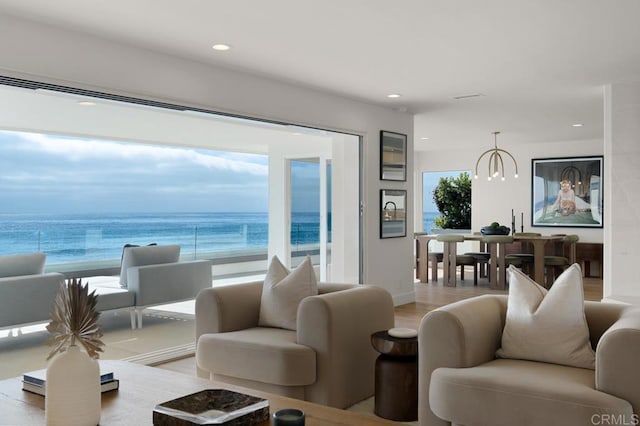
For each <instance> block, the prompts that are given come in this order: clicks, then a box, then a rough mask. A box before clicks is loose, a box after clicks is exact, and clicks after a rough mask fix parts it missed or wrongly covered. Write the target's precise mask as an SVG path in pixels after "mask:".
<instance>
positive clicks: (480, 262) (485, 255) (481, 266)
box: [464, 232, 491, 285]
mask: <svg viewBox="0 0 640 426" xmlns="http://www.w3.org/2000/svg"><path fill="white" fill-rule="evenodd" d="M473 235H482V233H481V232H474V233H473ZM482 246H484V247H485V248H486V245H485V244H484V243H482V244H481V247H480V249H481V250H482V248H483V247H482ZM464 255H465V256H471V257H473V258H474V259H475V261H476V265H477V266H476V268H477V276H476V278H474V281H473V283H474V285H478V278H477V277H480V278H486V277H488V269H489V268H488V265H489V259H491V253H489V252H488V251H470V252H465V253H464Z"/></svg>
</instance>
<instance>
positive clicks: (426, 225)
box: [422, 212, 440, 233]
mask: <svg viewBox="0 0 640 426" xmlns="http://www.w3.org/2000/svg"><path fill="white" fill-rule="evenodd" d="M438 216H440V212H422V229H423V230H424V232H428V233H431V228H433V221H434V220H435V219H436V217H438Z"/></svg>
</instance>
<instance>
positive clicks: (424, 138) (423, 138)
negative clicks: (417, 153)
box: [420, 136, 429, 141]
mask: <svg viewBox="0 0 640 426" xmlns="http://www.w3.org/2000/svg"><path fill="white" fill-rule="evenodd" d="M420 140H423V141H428V140H429V138H428V137H426V136H423V137H421V138H420Z"/></svg>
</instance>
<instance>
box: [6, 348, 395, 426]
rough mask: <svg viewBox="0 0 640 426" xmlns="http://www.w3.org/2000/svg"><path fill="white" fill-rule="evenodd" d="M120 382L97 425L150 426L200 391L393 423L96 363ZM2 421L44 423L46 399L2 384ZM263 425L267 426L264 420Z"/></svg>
mask: <svg viewBox="0 0 640 426" xmlns="http://www.w3.org/2000/svg"><path fill="white" fill-rule="evenodd" d="M100 363H101V364H102V365H104V367H105V368H106V369H111V370H113V372H114V373H115V376H116V378H118V379H120V389H119V390H118V391H115V392H107V393H104V394H102V415H101V419H100V425H101V426H108V425H118V426H123V425H125V426H127V425H132V426H133V425H135V426H138V425H151V424H152V423H153V422H152V416H153V414H152V413H153V408H154V407H155V406H156V404H159V403H161V402H165V401H170V400H172V399H175V398H178V397H180V396H184V395H188V394H191V393H194V392H198V391H201V390H203V389H216V388H217V389H221V388H225V389H230V390H234V391H237V392H242V393H246V394H249V395H254V396H258V397H261V398H266V399H268V400H269V410H270V413H271V414H273V413H274V412H275V411H277V410H279V409H282V408H297V409H299V410H302V411H304V412H305V415H306V424H307V425H310V426H314V425H335V424H342V425H391V424H393V422H389V421H387V420H384V419H381V418H378V417H375V416H373V415H367V414H363V413H355V412H351V411H345V410H339V409H337V408H331V407H326V406H323V405H319V404H314V403H311V402H306V401H300V400H297V399H293V398H287V397H284V396H279V395H274V394H269V393H266V392H260V391H256V390H252V389H251V390H250V389H246V388H242V387H239V386H232V385H227V384H223V383H219V382H213V381H209V380H205V379H201V378H198V377H196V376H195V374H194V376H188V375H186V374H181V373H176V372H173V371H169V370H164V369H161V368H154V367H147V366H143V365H140V364H133V363H129V362H124V361H100ZM0 413H2V418H1V419H0V422H1V423H2V424H3V425H4V424H10V425H13V424H15V425H39V424H44V418H45V416H44V397H42V396H39V395H35V394H32V393H29V392H25V391H23V390H22V377H14V378H11V379H6V380H2V381H0ZM263 424H264V425H268V424H270V423H269V422H264V423H263Z"/></svg>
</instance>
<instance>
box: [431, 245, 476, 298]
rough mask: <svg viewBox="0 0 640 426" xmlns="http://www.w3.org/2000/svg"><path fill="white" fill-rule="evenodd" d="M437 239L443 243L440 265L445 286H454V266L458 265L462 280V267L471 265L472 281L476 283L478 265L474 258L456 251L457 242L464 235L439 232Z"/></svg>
mask: <svg viewBox="0 0 640 426" xmlns="http://www.w3.org/2000/svg"><path fill="white" fill-rule="evenodd" d="M436 240H437V241H440V242H442V243H444V250H443V253H442V265H443V269H444V280H443V284H444V285H445V286H451V287H455V286H456V266H457V265H460V279H461V280H464V267H465V266H473V283H474V285H477V284H478V267H477V263H476V260H475V259H474V258H473V257H472V256H465V255H464V254H457V253H456V245H457V243H461V242H463V241H464V235H458V234H439V235H438V236H437V237H436Z"/></svg>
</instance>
